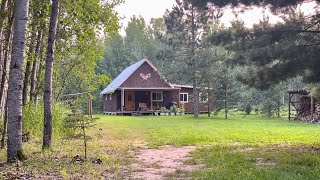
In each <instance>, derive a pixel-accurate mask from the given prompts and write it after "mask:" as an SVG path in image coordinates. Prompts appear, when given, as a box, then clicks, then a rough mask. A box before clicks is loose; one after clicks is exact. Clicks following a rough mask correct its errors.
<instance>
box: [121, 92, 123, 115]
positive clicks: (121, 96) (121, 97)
mask: <svg viewBox="0 0 320 180" xmlns="http://www.w3.org/2000/svg"><path fill="white" fill-rule="evenodd" d="M123 106H124V89H121V112H123Z"/></svg>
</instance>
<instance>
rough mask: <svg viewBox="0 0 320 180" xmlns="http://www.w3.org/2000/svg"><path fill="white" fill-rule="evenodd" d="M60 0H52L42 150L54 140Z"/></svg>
mask: <svg viewBox="0 0 320 180" xmlns="http://www.w3.org/2000/svg"><path fill="white" fill-rule="evenodd" d="M59 5H60V2H59V0H52V6H51V16H50V26H49V35H48V46H47V57H46V72H45V86H44V96H43V101H44V130H43V144H42V148H43V149H45V148H50V147H51V138H52V74H53V61H54V59H53V58H54V57H53V54H54V43H55V39H56V33H57V24H58V14H59Z"/></svg>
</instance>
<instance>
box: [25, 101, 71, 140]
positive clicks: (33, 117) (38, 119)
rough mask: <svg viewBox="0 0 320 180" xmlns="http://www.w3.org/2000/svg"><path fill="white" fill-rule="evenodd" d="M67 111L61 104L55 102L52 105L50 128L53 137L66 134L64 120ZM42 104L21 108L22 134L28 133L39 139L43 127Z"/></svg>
mask: <svg viewBox="0 0 320 180" xmlns="http://www.w3.org/2000/svg"><path fill="white" fill-rule="evenodd" d="M67 112H68V109H67V107H66V106H64V105H63V104H61V103H58V102H55V103H53V105H52V128H53V137H60V136H61V135H63V134H64V133H65V132H66V129H65V127H64V119H65V117H66V115H67ZM43 121H44V107H43V103H39V104H38V105H36V106H35V105H32V104H28V105H25V106H24V108H23V123H22V126H23V127H22V129H23V132H30V134H31V136H33V137H41V136H42V133H43V125H44V122H43Z"/></svg>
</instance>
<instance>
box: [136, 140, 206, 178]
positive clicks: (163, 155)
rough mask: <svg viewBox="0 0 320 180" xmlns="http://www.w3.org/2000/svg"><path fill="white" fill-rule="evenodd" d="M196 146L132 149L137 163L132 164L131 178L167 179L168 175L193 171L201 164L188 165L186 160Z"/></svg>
mask: <svg viewBox="0 0 320 180" xmlns="http://www.w3.org/2000/svg"><path fill="white" fill-rule="evenodd" d="M194 149H195V146H184V147H174V146H164V147H161V148H159V149H142V150H136V151H132V152H131V153H132V154H133V155H134V158H135V159H136V163H134V164H132V165H131V168H132V170H133V172H132V173H131V177H130V178H131V179H148V180H149V179H152V180H155V179H166V175H167V174H170V173H175V172H177V171H179V172H180V173H181V172H186V171H187V172H191V171H193V170H195V169H198V168H200V167H201V166H200V165H186V164H184V161H186V160H187V159H188V158H189V153H190V152H191V151H192V150H194Z"/></svg>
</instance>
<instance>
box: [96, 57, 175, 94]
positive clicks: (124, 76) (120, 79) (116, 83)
mask: <svg viewBox="0 0 320 180" xmlns="http://www.w3.org/2000/svg"><path fill="white" fill-rule="evenodd" d="M144 64H145V65H147V66H148V67H149V71H150V69H151V70H152V72H146V71H144V72H140V71H139V72H136V71H137V69H140V70H141V66H142V65H144ZM145 65H144V66H145ZM144 69H146V68H144ZM147 69H148V68H147ZM137 73H138V75H139V77H140V79H141V81H145V82H151V81H150V79H149V78H152V80H154V79H153V78H154V76H155V75H156V76H158V77H159V78H160V79H162V81H164V82H162V84H163V85H164V84H165V85H166V87H169V88H173V86H172V85H171V84H170V83H169V82H168V81H167V80H166V79H164V78H163V76H162V75H161V74H160V72H159V71H158V69H157V68H156V67H155V66H154V65H153V64H152V63H151V62H150V61H149V60H148V59H143V60H141V61H139V62H137V63H135V64H133V65H131V66H129V67H127V68H126V69H125V70H123V71H122V72H121V73H120V74H119V75H118V76H117V77H116V78H115V79H114V80H113V81H112V82H111V83H110V84H109V85H108V86H107V88H105V89H104V90H103V91H102V92H101V93H100V95H102V94H109V93H112V92H113V91H115V90H116V89H118V88H119V87H120V86H122V85H125V86H130V83H129V84H128V82H130V80H128V79H129V78H130V79H134V78H137ZM132 75H134V77H132V78H131V76H132ZM148 76H150V77H148ZM137 85H139V84H137ZM140 85H141V84H140ZM133 87H137V86H133ZM161 87H163V86H161Z"/></svg>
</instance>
